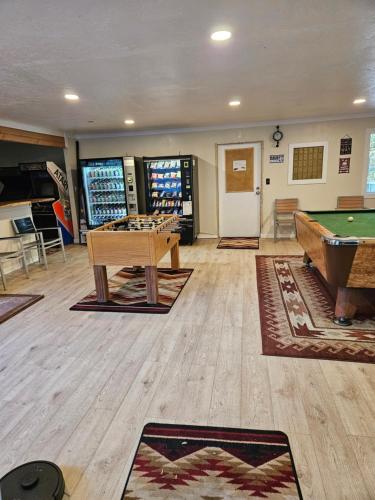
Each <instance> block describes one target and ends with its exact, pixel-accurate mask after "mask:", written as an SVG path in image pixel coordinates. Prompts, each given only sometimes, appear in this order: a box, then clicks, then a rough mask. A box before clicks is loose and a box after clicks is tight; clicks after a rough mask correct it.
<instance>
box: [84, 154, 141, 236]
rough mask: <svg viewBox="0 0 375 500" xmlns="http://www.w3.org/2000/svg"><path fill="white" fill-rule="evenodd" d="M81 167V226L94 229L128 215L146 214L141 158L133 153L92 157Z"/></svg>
mask: <svg viewBox="0 0 375 500" xmlns="http://www.w3.org/2000/svg"><path fill="white" fill-rule="evenodd" d="M79 165H80V170H81V175H80V179H81V196H80V200H81V210H80V212H81V221H80V222H81V224H80V225H81V228H82V225H86V228H87V229H94V228H95V227H98V226H101V225H103V224H105V223H106V222H111V221H113V220H116V219H120V218H121V217H125V216H126V215H128V214H138V213H144V211H145V196H144V174H143V168H142V160H141V159H140V158H136V157H133V156H125V157H118V158H90V159H86V160H80V161H79Z"/></svg>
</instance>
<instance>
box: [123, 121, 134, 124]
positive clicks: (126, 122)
mask: <svg viewBox="0 0 375 500" xmlns="http://www.w3.org/2000/svg"><path fill="white" fill-rule="evenodd" d="M124 123H125V125H134V123H135V122H134V120H125V121H124Z"/></svg>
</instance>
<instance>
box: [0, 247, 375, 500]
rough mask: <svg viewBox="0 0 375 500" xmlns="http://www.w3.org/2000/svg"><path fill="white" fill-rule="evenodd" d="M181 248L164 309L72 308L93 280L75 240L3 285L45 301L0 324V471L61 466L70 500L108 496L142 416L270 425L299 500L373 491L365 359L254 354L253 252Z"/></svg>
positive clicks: (374, 416) (373, 425) (372, 414)
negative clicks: (175, 284)
mask: <svg viewBox="0 0 375 500" xmlns="http://www.w3.org/2000/svg"><path fill="white" fill-rule="evenodd" d="M216 245H217V240H200V241H198V242H197V244H195V245H194V246H192V247H182V248H181V257H182V259H181V262H182V265H183V266H185V267H194V268H195V271H194V273H193V275H192V276H191V278H190V280H189V282H188V284H187V285H186V287H185V288H184V290H183V292H182V293H181V295H180V297H179V299H178V301H177V302H176V304H175V305H174V307H173V309H172V311H171V312H170V313H169V314H168V315H142V314H117V313H99V312H95V313H93V312H75V311H69V306H71V305H72V304H74V303H75V302H76V301H77V300H78V299H80V298H81V297H83V296H84V295H85V294H86V293H87V292H89V291H90V290H91V289H92V288H93V277H92V272H91V269H90V268H89V266H88V261H87V256H86V248H85V247H79V246H75V247H72V248H71V249H69V250H68V258H69V261H68V263H67V264H66V265H64V264H62V263H61V256H60V255H59V254H54V255H53V256H51V258H50V262H51V264H50V269H49V270H48V271H44V270H43V269H42V268H39V267H38V266H34V267H33V269H32V272H31V279H30V280H25V279H24V278H23V276H21V275H18V276H12V277H10V279H9V293H17V292H18V293H21V292H30V293H42V294H44V295H45V299H43V300H42V301H40V302H39V303H37V304H35V305H34V306H32V307H31V308H29V309H27V310H26V311H24V312H22V313H21V314H19V315H17V316H16V317H14V318H12V319H10V320H9V321H7V322H6V323H4V324H2V325H0V332H1V333H0V404H1V408H0V476H2V475H3V474H4V473H6V472H7V471H8V470H9V469H11V468H12V467H14V466H16V465H18V464H21V463H23V462H25V461H29V460H35V459H44V460H52V461H54V462H56V463H57V464H59V465H60V466H61V467H62V469H63V472H64V476H65V478H66V483H67V493H68V495H69V496H70V498H72V499H74V500H82V499H90V500H115V499H119V498H120V495H121V492H122V489H123V486H124V482H125V479H126V477H127V473H128V470H129V466H130V460H131V458H132V456H133V454H134V451H135V448H136V445H137V442H138V438H139V435H140V432H141V429H142V426H143V425H144V424H145V423H146V422H149V421H159V422H172V423H173V422H178V423H184V424H203V425H206V424H212V425H222V426H236V427H239V426H242V427H245V428H258V429H279V430H282V431H285V432H286V433H287V434H288V436H289V438H290V440H291V446H292V450H293V454H294V458H295V461H296V465H297V470H298V475H299V477H300V481H301V486H302V490H303V494H304V498H305V499H316V500H323V499H327V500H333V499H338V500H343V499H350V500H354V499H358V500H359V499H361V500H364V499H374V498H375V473H374V472H375V471H374V468H375V467H374V466H375V397H374V395H375V365H370V364H359V363H348V362H338V361H318V360H308V359H306V360H305V359H293V358H281V357H266V356H262V355H261V339H260V332H259V328H260V326H259V313H258V298H257V291H256V277H255V259H254V256H255V255H256V253H260V254H262V253H267V254H289V253H290V254H296V253H301V249H300V247H299V246H298V245H297V243H295V242H293V241H280V242H278V243H277V244H274V243H273V241H272V240H262V241H261V245H260V250H259V251H251V250H249V251H244V250H217V249H216Z"/></svg>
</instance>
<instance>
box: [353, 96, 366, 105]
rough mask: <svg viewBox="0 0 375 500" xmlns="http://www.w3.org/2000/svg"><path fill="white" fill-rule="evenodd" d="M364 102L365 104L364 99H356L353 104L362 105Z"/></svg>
mask: <svg viewBox="0 0 375 500" xmlns="http://www.w3.org/2000/svg"><path fill="white" fill-rule="evenodd" d="M364 102H366V99H363V97H359V98H358V99H354V101H353V104H363V103H364Z"/></svg>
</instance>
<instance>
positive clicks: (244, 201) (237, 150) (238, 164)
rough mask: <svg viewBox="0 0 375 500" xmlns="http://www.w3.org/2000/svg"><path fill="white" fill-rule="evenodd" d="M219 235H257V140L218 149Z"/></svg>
mask: <svg viewBox="0 0 375 500" xmlns="http://www.w3.org/2000/svg"><path fill="white" fill-rule="evenodd" d="M218 163H219V165H218V167H219V236H221V237H230V236H242V237H244V236H260V182H261V144H260V143H247V144H224V145H220V146H219V150H218Z"/></svg>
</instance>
